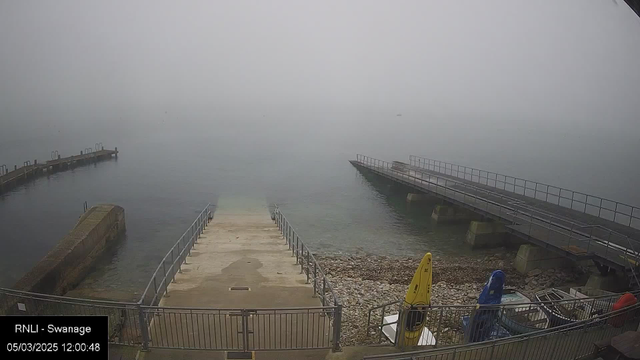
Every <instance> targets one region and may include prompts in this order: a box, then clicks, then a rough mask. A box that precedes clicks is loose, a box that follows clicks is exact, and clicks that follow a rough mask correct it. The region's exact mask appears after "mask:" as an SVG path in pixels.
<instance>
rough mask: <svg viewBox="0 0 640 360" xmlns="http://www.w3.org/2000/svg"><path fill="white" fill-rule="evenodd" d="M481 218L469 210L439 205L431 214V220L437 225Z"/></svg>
mask: <svg viewBox="0 0 640 360" xmlns="http://www.w3.org/2000/svg"><path fill="white" fill-rule="evenodd" d="M480 217H481V216H480V215H477V214H474V213H473V212H471V211H469V210H466V209H462V208H459V207H457V206H453V205H437V206H436V207H435V208H434V209H433V212H432V213H431V218H432V219H433V220H435V221H436V222H437V223H448V222H458V221H470V220H478V219H480Z"/></svg>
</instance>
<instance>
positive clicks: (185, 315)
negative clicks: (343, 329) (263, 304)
mask: <svg viewBox="0 0 640 360" xmlns="http://www.w3.org/2000/svg"><path fill="white" fill-rule="evenodd" d="M142 309H143V311H144V317H145V319H148V320H149V336H150V342H149V347H152V348H172V349H199V350H225V351H252V350H303V349H304V350H308V349H329V348H333V347H334V346H333V345H334V344H335V343H334V342H333V341H332V336H333V334H332V332H331V329H332V324H331V321H332V319H335V318H336V315H335V313H336V311H338V308H337V307H335V306H324V307H305V308H273V309H271V308H265V309H255V308H254V309H210V308H177V307H146V306H143V307H142Z"/></svg>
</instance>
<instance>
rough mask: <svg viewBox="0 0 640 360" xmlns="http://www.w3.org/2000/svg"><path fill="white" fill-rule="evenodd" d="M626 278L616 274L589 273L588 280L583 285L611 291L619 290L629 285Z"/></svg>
mask: <svg viewBox="0 0 640 360" xmlns="http://www.w3.org/2000/svg"><path fill="white" fill-rule="evenodd" d="M628 281H629V280H628V279H627V278H625V277H624V276H620V275H618V274H608V275H602V274H591V276H589V280H587V283H586V284H585V287H588V288H592V289H600V290H606V291H611V292H621V291H623V290H626V288H627V286H628V285H629V283H628Z"/></svg>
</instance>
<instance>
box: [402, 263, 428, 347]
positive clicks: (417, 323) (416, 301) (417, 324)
mask: <svg viewBox="0 0 640 360" xmlns="http://www.w3.org/2000/svg"><path fill="white" fill-rule="evenodd" d="M431 272H432V267H431V253H426V254H425V255H424V257H423V258H422V261H420V265H419V266H418V269H417V270H416V272H415V274H413V279H412V280H411V285H409V290H407V295H405V297H404V310H405V311H404V313H405V314H406V318H405V321H404V325H405V326H404V345H406V346H415V345H418V341H419V340H420V335H421V334H422V329H423V328H424V326H425V324H426V320H427V319H426V316H425V310H424V307H426V306H429V305H431Z"/></svg>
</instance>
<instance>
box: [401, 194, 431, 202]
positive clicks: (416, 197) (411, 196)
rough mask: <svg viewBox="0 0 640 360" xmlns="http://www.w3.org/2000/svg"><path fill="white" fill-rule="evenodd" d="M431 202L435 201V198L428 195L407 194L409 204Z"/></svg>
mask: <svg viewBox="0 0 640 360" xmlns="http://www.w3.org/2000/svg"><path fill="white" fill-rule="evenodd" d="M429 200H433V196H429V195H427V194H414V193H408V194H407V202H408V203H420V202H426V201H429Z"/></svg>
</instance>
